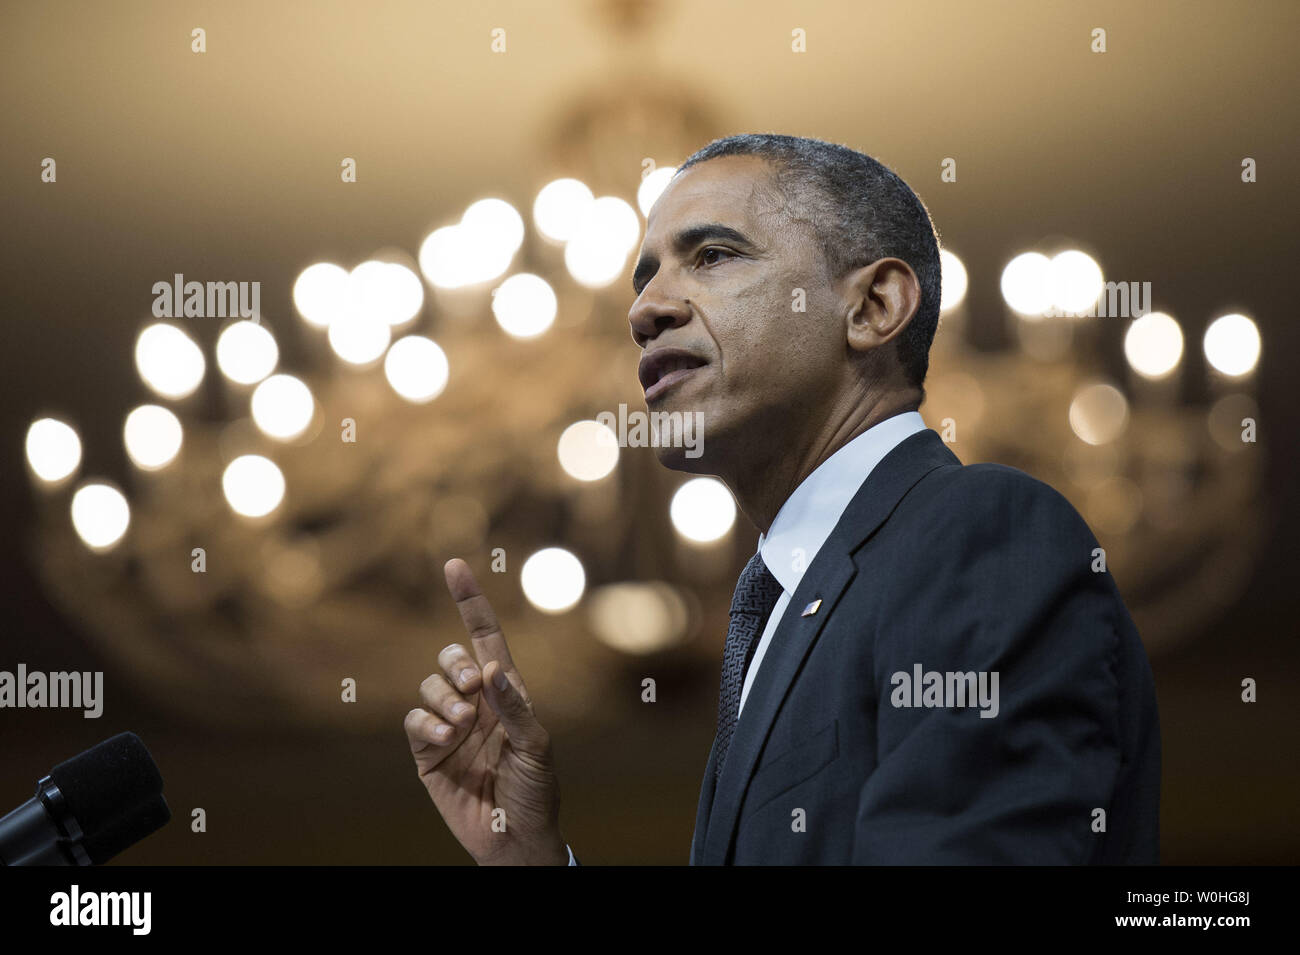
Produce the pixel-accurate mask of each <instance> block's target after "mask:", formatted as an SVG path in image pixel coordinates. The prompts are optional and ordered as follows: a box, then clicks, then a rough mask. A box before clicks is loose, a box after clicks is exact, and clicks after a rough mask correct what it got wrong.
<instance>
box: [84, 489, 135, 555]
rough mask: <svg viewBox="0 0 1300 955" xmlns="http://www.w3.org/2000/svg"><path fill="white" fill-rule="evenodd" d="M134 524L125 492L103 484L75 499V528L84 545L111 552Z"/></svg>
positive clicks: (85, 491)
mask: <svg viewBox="0 0 1300 955" xmlns="http://www.w3.org/2000/svg"><path fill="white" fill-rule="evenodd" d="M130 523H131V506H130V505H129V504H128V503H127V501H126V498H125V497H124V496H123V495H122V492H121V491H119V490H118V489H117V488H115V487H113V486H112V485H111V484H108V483H106V482H103V481H95V482H92V483H89V484H86V485H84V486H83V487H81V488H79V489H78V490H77V493H76V494H74V495H72V527H73V529H74V530H75V531H76V532H77V536H78V537H80V538H81V541H82V543H83V544H85V545H86V546H87V547H89V548H90V549H91V550H94V551H103V550H108V549H109V548H110V547H112V546H114V545H115V544H116V543H117V542H118V541H120V540H121V539H122V536H123V535H124V534H125V533H126V529H127V527H128V526H129V525H130Z"/></svg>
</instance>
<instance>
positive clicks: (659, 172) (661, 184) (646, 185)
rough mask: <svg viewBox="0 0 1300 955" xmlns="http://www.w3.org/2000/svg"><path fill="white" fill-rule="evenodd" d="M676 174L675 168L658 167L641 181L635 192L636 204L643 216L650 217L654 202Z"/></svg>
mask: <svg viewBox="0 0 1300 955" xmlns="http://www.w3.org/2000/svg"><path fill="white" fill-rule="evenodd" d="M676 172H677V167H676V166H660V167H659V168H658V169H656V170H655V171H654V172H652V173H650V175H648V176H646V177H645V178H644V179H642V180H641V186H640V187H639V188H638V189H637V191H636V204H637V205H638V206H640V207H641V214H642V215H643V216H648V215H650V210H651V209H652V208H654V204H655V200H656V199H658V198H659V197H660V196H661V195H663V191H664V190H665V189H667V188H668V183H670V182H672V180H673V176H674V175H675V174H676Z"/></svg>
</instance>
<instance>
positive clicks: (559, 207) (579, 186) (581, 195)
mask: <svg viewBox="0 0 1300 955" xmlns="http://www.w3.org/2000/svg"><path fill="white" fill-rule="evenodd" d="M594 199H595V196H593V195H592V193H591V190H590V189H588V188H587V186H586V185H585V184H584V183H582V182H579V181H578V180H577V179H556V180H555V181H554V182H550V183H547V184H546V185H545V186H543V187H542V190H541V191H540V192H539V193H537V199H536V200H535V201H534V202H533V222H534V223H535V224H536V226H537V231H539V232H540V233H541V234H542V235H544V236H546V238H548V239H551V240H553V241H556V242H567V241H569V239H571V238H573V236H574V234H575V233H576V232H577V230H578V226H579V225H581V223H582V220H583V217H584V216H585V215H586V213H587V207H588V206H590V205H591V203H592V201H593V200H594Z"/></svg>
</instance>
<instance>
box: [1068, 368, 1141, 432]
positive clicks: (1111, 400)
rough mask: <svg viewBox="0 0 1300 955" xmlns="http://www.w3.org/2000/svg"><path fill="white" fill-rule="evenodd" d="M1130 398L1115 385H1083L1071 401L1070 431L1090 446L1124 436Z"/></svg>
mask: <svg viewBox="0 0 1300 955" xmlns="http://www.w3.org/2000/svg"><path fill="white" fill-rule="evenodd" d="M1127 424H1128V399H1126V398H1125V397H1124V395H1123V393H1122V392H1120V390H1119V389H1118V388H1116V387H1114V386H1113V385H1108V384H1103V383H1097V384H1091V385H1084V386H1083V387H1082V388H1080V389H1079V390H1078V391H1077V392H1075V395H1074V400H1073V401H1071V402H1070V429H1071V430H1072V431H1074V433H1075V435H1077V436H1078V438H1079V440H1081V441H1086V442H1088V443H1089V444H1108V443H1109V442H1111V441H1114V440H1115V439H1116V438H1118V437H1119V436H1120V435H1121V434H1123V433H1124V428H1125V426H1126V425H1127Z"/></svg>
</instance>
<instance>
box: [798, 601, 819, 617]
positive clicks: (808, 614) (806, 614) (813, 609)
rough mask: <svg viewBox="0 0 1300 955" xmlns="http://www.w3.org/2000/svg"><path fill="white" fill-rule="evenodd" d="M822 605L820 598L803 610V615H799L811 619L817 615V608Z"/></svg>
mask: <svg viewBox="0 0 1300 955" xmlns="http://www.w3.org/2000/svg"><path fill="white" fill-rule="evenodd" d="M821 605H822V599H821V598H820V597H818V598H817V599H816V600H814V601H813V602H812V603H810V604H809V605H808V606H806V607H804V608H803V613H801V614H799V616H801V617H811V616H812V615H813V614H815V613H816V612H817V608H818V607H820V606H821Z"/></svg>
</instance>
